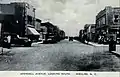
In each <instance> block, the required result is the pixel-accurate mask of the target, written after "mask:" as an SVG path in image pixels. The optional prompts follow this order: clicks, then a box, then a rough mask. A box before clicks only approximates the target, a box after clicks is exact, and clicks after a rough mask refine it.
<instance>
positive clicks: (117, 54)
mask: <svg viewBox="0 0 120 77" xmlns="http://www.w3.org/2000/svg"><path fill="white" fill-rule="evenodd" d="M110 53H112V54H114V55H116V56H117V57H120V52H117V51H111V52H110Z"/></svg>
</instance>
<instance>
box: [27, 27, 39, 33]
mask: <svg viewBox="0 0 120 77" xmlns="http://www.w3.org/2000/svg"><path fill="white" fill-rule="evenodd" d="M27 29H28V30H27V32H28V35H40V34H39V33H38V32H37V31H36V30H35V28H31V27H27Z"/></svg>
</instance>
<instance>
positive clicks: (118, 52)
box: [88, 42, 120, 56]
mask: <svg viewBox="0 0 120 77" xmlns="http://www.w3.org/2000/svg"><path fill="white" fill-rule="evenodd" d="M88 44H90V45H93V46H95V47H107V48H109V45H104V44H97V43H93V42H89V43H88ZM112 53H114V54H116V55H119V56H120V45H116V51H112Z"/></svg>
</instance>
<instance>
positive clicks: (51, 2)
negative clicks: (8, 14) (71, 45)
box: [0, 0, 119, 36]
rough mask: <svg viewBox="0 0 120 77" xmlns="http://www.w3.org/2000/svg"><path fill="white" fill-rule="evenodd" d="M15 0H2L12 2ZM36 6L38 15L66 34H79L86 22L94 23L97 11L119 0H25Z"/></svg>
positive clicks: (117, 3)
mask: <svg viewBox="0 0 120 77" xmlns="http://www.w3.org/2000/svg"><path fill="white" fill-rule="evenodd" d="M10 1H13V0H0V2H4V3H7V2H10ZM14 1H18V0H14ZM19 1H23V0H19ZM24 1H27V2H29V3H32V5H33V6H34V7H35V8H36V17H37V18H40V19H41V20H44V21H46V20H47V21H50V22H52V23H53V24H55V25H57V26H59V28H60V29H63V30H64V31H65V33H66V35H71V36H75V35H78V33H79V30H80V29H82V28H83V27H84V25H85V24H94V23H95V16H96V15H97V13H98V12H99V11H100V10H101V9H104V7H105V6H113V7H116V6H119V0H24Z"/></svg>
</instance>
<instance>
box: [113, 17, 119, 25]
mask: <svg viewBox="0 0 120 77" xmlns="http://www.w3.org/2000/svg"><path fill="white" fill-rule="evenodd" d="M113 22H114V24H116V23H118V22H119V15H114V18H113Z"/></svg>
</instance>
